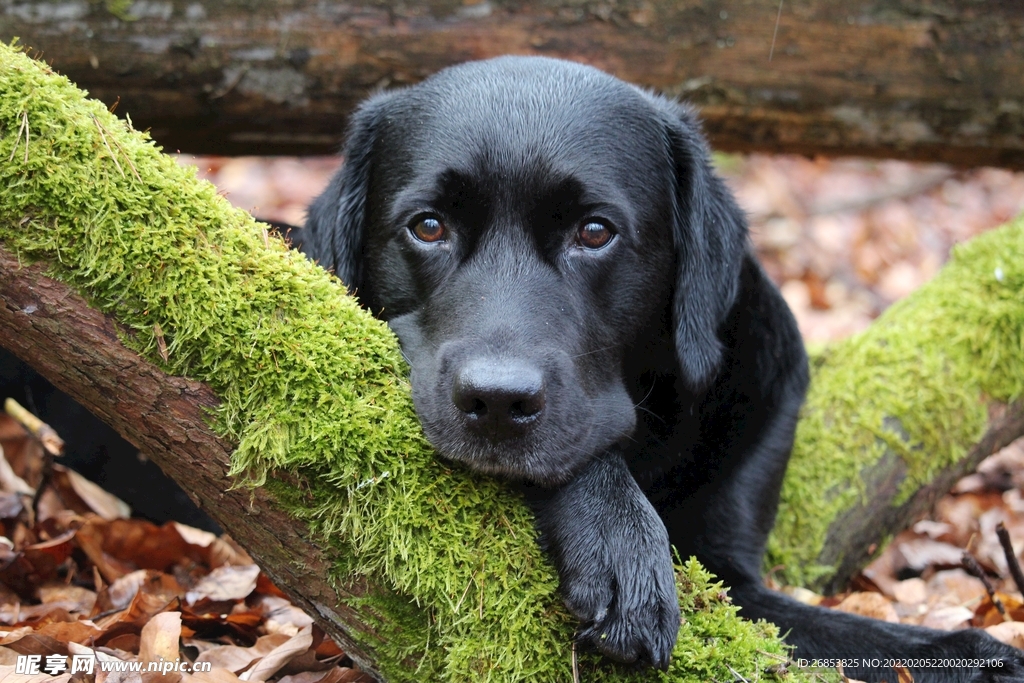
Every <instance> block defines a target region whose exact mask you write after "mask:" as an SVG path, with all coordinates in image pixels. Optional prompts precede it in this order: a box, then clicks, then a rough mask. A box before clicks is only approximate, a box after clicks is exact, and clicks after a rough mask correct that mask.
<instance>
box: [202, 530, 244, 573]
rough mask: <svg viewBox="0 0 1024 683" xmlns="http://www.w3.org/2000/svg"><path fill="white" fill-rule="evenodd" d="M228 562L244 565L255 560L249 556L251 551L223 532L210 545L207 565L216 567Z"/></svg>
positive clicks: (234, 564)
mask: <svg viewBox="0 0 1024 683" xmlns="http://www.w3.org/2000/svg"><path fill="white" fill-rule="evenodd" d="M226 564H230V565H233V566H242V565H248V564H253V561H252V558H251V557H249V553H247V552H245V550H244V549H243V548H242V546H240V545H238V544H237V543H235V541H234V539H233V538H231V537H230V536H228V535H227V534H222V535H221V536H220V537H219V538H218V539H217V540H216V541H214V542H213V543H212V544H211V545H210V547H209V555H208V557H207V562H206V565H207V566H208V567H214V568H216V567H222V566H224V565H226Z"/></svg>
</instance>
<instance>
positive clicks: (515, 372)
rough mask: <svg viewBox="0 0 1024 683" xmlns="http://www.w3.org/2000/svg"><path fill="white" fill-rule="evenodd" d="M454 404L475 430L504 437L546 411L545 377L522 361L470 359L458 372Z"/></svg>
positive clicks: (453, 396)
mask: <svg viewBox="0 0 1024 683" xmlns="http://www.w3.org/2000/svg"><path fill="white" fill-rule="evenodd" d="M452 402H454V403H455V405H456V406H457V407H458V408H459V410H461V411H462V412H464V413H465V414H466V417H467V418H469V421H470V423H471V424H472V425H473V426H474V427H477V428H478V429H485V430H487V431H490V432H492V433H494V434H495V435H497V436H505V435H506V434H509V433H510V432H512V431H515V430H519V429H522V428H524V427H526V426H528V425H529V424H530V423H531V422H533V421H535V420H536V419H537V417H538V416H539V415H540V414H541V411H543V410H544V374H543V373H542V372H541V371H540V369H538V368H536V367H534V366H533V365H529V364H527V363H523V362H500V361H491V360H481V359H477V360H471V361H468V362H466V363H465V364H464V365H463V366H462V367H461V368H459V369H458V371H456V373H455V378H454V380H453V382H452Z"/></svg>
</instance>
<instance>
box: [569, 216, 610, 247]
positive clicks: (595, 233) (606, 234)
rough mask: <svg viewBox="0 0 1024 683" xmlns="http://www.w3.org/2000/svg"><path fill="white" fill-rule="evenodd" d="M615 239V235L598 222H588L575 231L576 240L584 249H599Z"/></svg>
mask: <svg viewBox="0 0 1024 683" xmlns="http://www.w3.org/2000/svg"><path fill="white" fill-rule="evenodd" d="M613 237H615V233H614V232H612V231H611V229H610V228H609V227H608V226H607V225H605V224H604V223H599V222H598V221H589V222H587V223H586V224H585V225H583V226H581V227H580V229H579V230H578V231H576V240H577V242H579V245H580V246H581V247H583V248H584V249H600V248H601V247H603V246H605V245H606V244H608V243H609V242H611V241H612V238H613Z"/></svg>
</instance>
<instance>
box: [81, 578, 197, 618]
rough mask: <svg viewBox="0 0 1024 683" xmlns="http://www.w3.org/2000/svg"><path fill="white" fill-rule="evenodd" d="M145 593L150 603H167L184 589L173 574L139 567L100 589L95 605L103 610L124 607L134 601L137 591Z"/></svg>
mask: <svg viewBox="0 0 1024 683" xmlns="http://www.w3.org/2000/svg"><path fill="white" fill-rule="evenodd" d="M140 592H141V593H145V594H146V595H147V596H148V598H147V599H148V600H149V602H151V603H159V602H161V601H162V602H163V604H167V603H168V602H170V601H171V600H173V599H174V598H176V597H178V596H180V595H182V594H183V593H184V589H183V588H182V587H181V585H180V584H179V583H178V582H177V581H176V580H175V579H174V577H173V576H170V575H168V574H164V573H163V572H157V571H153V570H151V569H140V570H138V571H134V572H132V573H131V574H125V575H124V576H123V577H121V578H120V579H118V580H117V581H115V582H114V583H112V584H110V585H109V586H107V588H106V589H105V590H103V591H100V594H99V596H98V597H97V606H98V607H99V608H100V609H101V610H102V611H104V612H107V611H110V610H111V609H125V608H126V607H128V606H129V605H131V604H132V602H133V601H135V599H136V597H137V596H138V595H139V593H140Z"/></svg>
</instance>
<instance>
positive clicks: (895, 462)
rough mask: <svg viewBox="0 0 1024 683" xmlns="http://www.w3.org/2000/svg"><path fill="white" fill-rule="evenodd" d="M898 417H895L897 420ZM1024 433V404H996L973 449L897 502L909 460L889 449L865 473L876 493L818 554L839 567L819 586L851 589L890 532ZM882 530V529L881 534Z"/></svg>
mask: <svg viewBox="0 0 1024 683" xmlns="http://www.w3.org/2000/svg"><path fill="white" fill-rule="evenodd" d="M896 422H898V421H896V420H891V423H896ZM1022 435H1024V403H1021V402H1017V403H1013V404H1010V405H1006V404H1002V403H994V404H992V405H991V406H990V407H989V422H988V427H987V429H986V430H985V433H984V435H983V436H982V437H981V439H979V440H978V443H977V444H975V445H974V447H973V448H971V450H970V452H969V453H968V454H967V455H966V456H965V457H964V459H963V460H961V461H959V462H958V463H956V464H955V465H953V466H952V467H949V468H947V469H944V470H942V471H941V472H939V473H938V474H936V475H935V477H933V478H932V480H931V481H929V482H928V483H927V484H926V485H924V486H922V487H920V488H919V489H917V491H916V492H915V493H914V494H913V495H912V496H911V497H910V499H909V500H907V501H906V502H903V503H896V502H895V501H896V500H897V499H898V496H899V490H900V484H901V483H902V481H903V479H904V478H905V476H906V471H907V467H906V463H904V462H903V460H901V459H900V458H899V457H898V456H896V454H894V453H893V452H892V451H887V452H886V453H885V454H884V455H883V456H882V457H881V458H880V459H879V460H878V462H877V463H875V464H874V465H873V466H872V467H870V468H867V469H865V470H862V471H861V472H860V477H861V479H862V480H863V481H864V482H865V484H866V485H867V488H868V490H869V491H870V492H871V493H870V495H869V496H868V497H867V498H866V499H865V500H863V501H862V502H861V503H860V504H859V505H855V506H853V507H851V508H849V509H847V510H845V511H843V512H842V513H841V514H840V515H837V516H836V517H835V519H834V520H833V521H832V524H830V525H829V528H828V535H827V536H826V538H825V542H824V544H823V545H822V547H821V552H820V553H819V555H818V558H817V559H818V562H820V563H821V564H823V565H831V566H833V567H835V569H834V571H833V572H832V573H831V574H829V575H828V576H826V577H823V579H821V580H820V581H819V582H818V583H817V584H816V586H817V587H818V588H819V589H820V590H821V591H822V592H823V593H825V594H829V595H830V594H833V593H838V592H840V591H842V590H844V589H845V587H846V585H847V583H848V582H849V580H850V579H851V578H852V577H853V576H854V575H855V574H856V573H857V572H858V571H860V570H861V569H862V568H863V567H864V565H866V564H867V563H868V562H869V561H870V560H871V557H872V556H873V555H874V554H875V552H876V551H878V550H879V549H880V548H881V547H882V542H883V539H884V538H885V537H886V536H889V535H894V534H896V533H897V532H899V531H901V530H902V529H906V528H907V527H908V526H910V525H911V524H912V523H914V522H915V521H916V520H918V519H920V518H921V516H922V515H924V514H926V513H927V512H928V511H929V510H931V509H932V507H933V506H934V505H935V503H936V502H937V501H938V500H939V498H941V497H942V496H944V495H946V494H947V493H948V492H949V490H950V489H951V488H952V487H953V484H955V483H956V482H957V480H958V479H960V478H961V477H963V476H965V475H967V474H970V473H971V472H972V471H974V468H975V467H977V466H978V463H980V462H981V461H982V460H984V459H985V458H987V457H988V456H990V455H992V454H993V453H995V452H996V451H998V450H1000V449H1001V448H1004V447H1006V446H1008V445H1009V444H1010V443H1012V442H1013V441H1014V440H1016V439H1018V438H1020V437H1021V436H1022ZM880 530H881V532H880Z"/></svg>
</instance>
